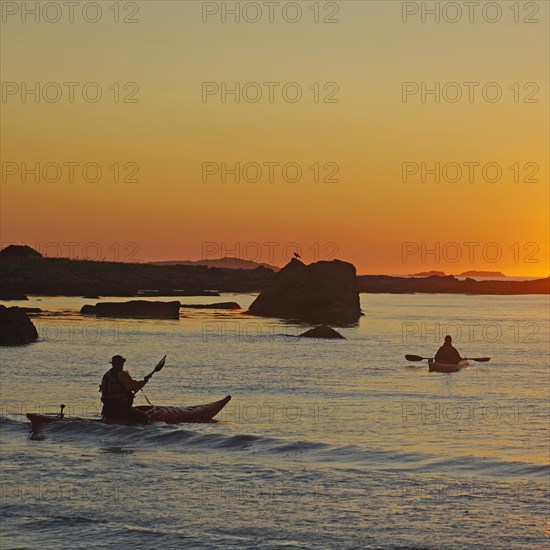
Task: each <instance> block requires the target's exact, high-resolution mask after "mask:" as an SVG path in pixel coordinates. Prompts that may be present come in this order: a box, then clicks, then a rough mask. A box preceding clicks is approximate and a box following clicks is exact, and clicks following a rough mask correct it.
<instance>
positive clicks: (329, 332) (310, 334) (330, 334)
mask: <svg viewBox="0 0 550 550" xmlns="http://www.w3.org/2000/svg"><path fill="white" fill-rule="evenodd" d="M299 337H300V338H332V339H340V340H345V339H346V337H345V336H342V335H341V334H340V333H339V332H336V331H335V330H334V329H333V328H331V327H329V326H328V325H319V326H316V327H314V328H312V329H310V330H306V332H304V333H303V334H300V336H299Z"/></svg>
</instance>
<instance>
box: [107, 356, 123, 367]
mask: <svg viewBox="0 0 550 550" xmlns="http://www.w3.org/2000/svg"><path fill="white" fill-rule="evenodd" d="M125 362H126V359H124V357H122V355H113V357H112V359H111V360H110V361H109V363H111V365H121V364H124V363H125Z"/></svg>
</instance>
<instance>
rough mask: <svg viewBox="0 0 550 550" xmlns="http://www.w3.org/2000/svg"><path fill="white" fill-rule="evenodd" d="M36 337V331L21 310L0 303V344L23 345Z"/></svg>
mask: <svg viewBox="0 0 550 550" xmlns="http://www.w3.org/2000/svg"><path fill="white" fill-rule="evenodd" d="M37 338H38V332H37V331H36V328H35V326H34V325H33V324H32V321H31V320H30V319H29V316H28V315H27V314H26V313H25V312H24V311H23V310H21V309H20V308H18V307H10V308H7V307H6V306H2V305H0V346H23V345H25V344H30V343H31V342H34V341H35V340H36V339H37Z"/></svg>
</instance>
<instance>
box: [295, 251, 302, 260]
mask: <svg viewBox="0 0 550 550" xmlns="http://www.w3.org/2000/svg"><path fill="white" fill-rule="evenodd" d="M294 257H295V258H296V259H297V260H299V259H300V258H301V257H302V256H300V254H298V252H294Z"/></svg>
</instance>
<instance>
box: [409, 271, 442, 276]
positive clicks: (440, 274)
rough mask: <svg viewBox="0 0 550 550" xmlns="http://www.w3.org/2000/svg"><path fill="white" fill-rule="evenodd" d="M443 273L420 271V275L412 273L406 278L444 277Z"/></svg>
mask: <svg viewBox="0 0 550 550" xmlns="http://www.w3.org/2000/svg"><path fill="white" fill-rule="evenodd" d="M446 276H447V275H446V274H445V272H444V271H421V272H420V273H413V274H412V275H408V277H446Z"/></svg>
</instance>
